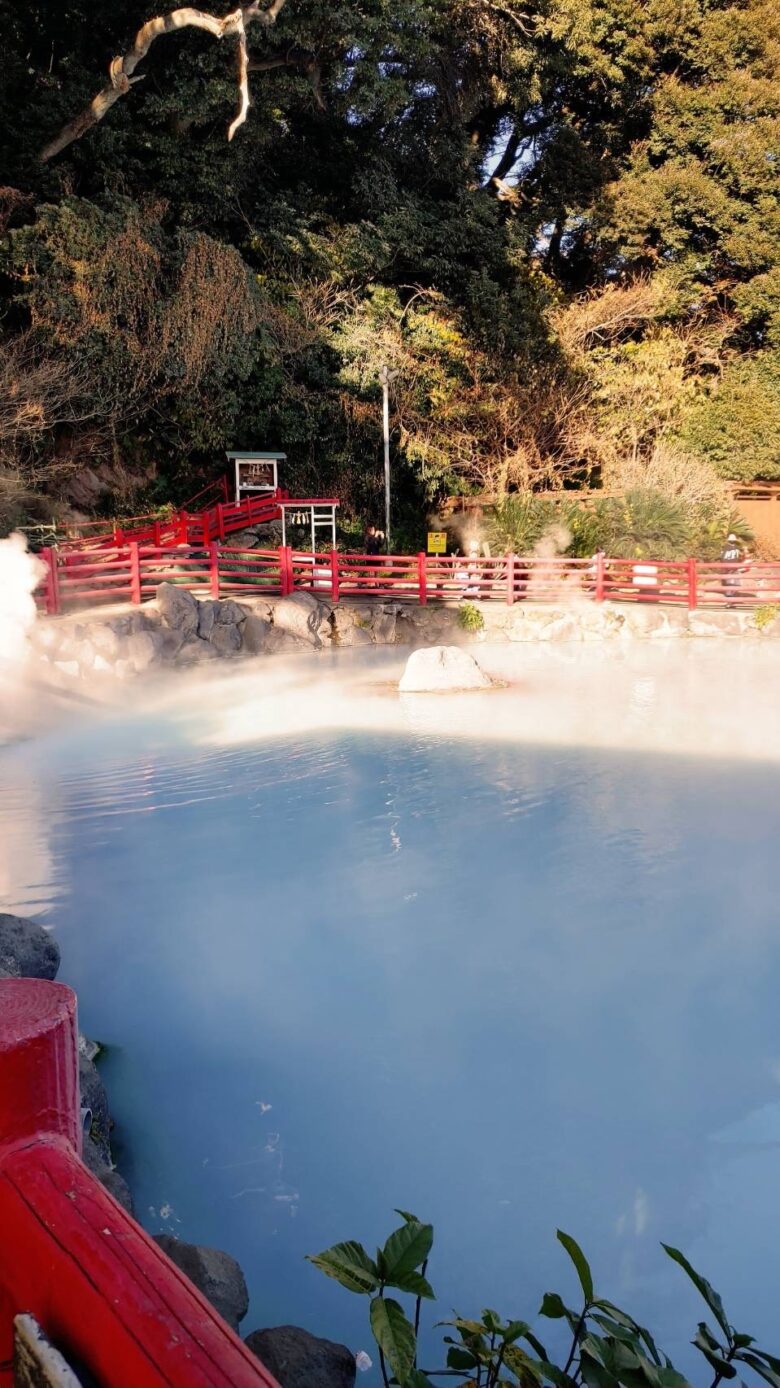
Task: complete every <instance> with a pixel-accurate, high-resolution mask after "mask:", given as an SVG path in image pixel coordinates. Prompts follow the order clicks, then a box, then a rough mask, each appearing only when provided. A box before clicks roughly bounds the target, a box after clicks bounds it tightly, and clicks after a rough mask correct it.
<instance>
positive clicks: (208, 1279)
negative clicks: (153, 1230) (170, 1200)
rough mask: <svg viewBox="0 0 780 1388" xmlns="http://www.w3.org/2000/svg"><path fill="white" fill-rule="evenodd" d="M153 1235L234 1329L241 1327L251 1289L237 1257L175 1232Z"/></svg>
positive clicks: (172, 1260) (157, 1242)
mask: <svg viewBox="0 0 780 1388" xmlns="http://www.w3.org/2000/svg"><path fill="white" fill-rule="evenodd" d="M153 1237H154V1241H155V1243H156V1244H158V1245H159V1247H160V1248H161V1249H162V1251H163V1253H166V1254H167V1255H168V1257H169V1258H170V1260H171V1262H172V1263H175V1264H176V1266H177V1268H180V1269H181V1271H182V1272H183V1273H184V1275H185V1277H189V1279H190V1282H192V1283H193V1285H194V1286H196V1287H197V1289H198V1291H199V1292H202V1293H203V1295H204V1296H205V1298H206V1300H207V1301H210V1302H211V1304H212V1306H213V1307H214V1309H215V1310H216V1311H218V1312H219V1314H220V1316H221V1317H222V1319H223V1320H225V1321H227V1323H228V1325H229V1326H230V1328H231V1330H238V1327H239V1323H240V1322H241V1321H242V1320H243V1319H244V1316H245V1315H246V1313H247V1311H248V1309H249V1293H248V1291H247V1288H246V1281H245V1280H244V1274H243V1272H242V1271H241V1268H240V1267H239V1264H238V1263H237V1262H236V1260H235V1258H231V1256H230V1254H229V1253H223V1252H222V1251H221V1249H219V1248H203V1247H202V1246H201V1245H200V1244H195V1243H184V1242H182V1241H181V1240H179V1239H175V1238H174V1237H173V1235H172V1234H155V1235H153Z"/></svg>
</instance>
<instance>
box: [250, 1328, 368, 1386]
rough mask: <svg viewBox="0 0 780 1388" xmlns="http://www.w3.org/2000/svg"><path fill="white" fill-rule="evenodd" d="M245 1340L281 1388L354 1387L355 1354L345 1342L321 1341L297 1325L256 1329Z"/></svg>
mask: <svg viewBox="0 0 780 1388" xmlns="http://www.w3.org/2000/svg"><path fill="white" fill-rule="evenodd" d="M244 1343H245V1344H246V1346H247V1348H248V1349H251V1351H252V1353H253V1354H256V1355H257V1357H258V1359H259V1360H261V1362H262V1363H263V1364H264V1365H265V1367H266V1368H267V1369H268V1370H269V1371H270V1373H272V1374H273V1376H274V1378H275V1379H277V1380H278V1382H279V1383H280V1384H281V1388H353V1384H354V1382H355V1374H356V1368H355V1356H354V1354H353V1353H352V1351H351V1350H349V1349H347V1346H346V1345H337V1344H334V1342H333V1341H332V1340H320V1339H319V1338H318V1336H316V1335H310V1334H309V1332H308V1330H299V1329H298V1327H297V1326H295V1325H279V1326H277V1327H276V1329H274V1330H255V1331H253V1332H252V1334H251V1335H247V1337H246V1340H245V1341H244Z"/></svg>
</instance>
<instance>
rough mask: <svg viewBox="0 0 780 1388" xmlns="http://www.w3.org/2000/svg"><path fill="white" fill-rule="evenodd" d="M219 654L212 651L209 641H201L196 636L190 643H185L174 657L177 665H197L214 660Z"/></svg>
mask: <svg viewBox="0 0 780 1388" xmlns="http://www.w3.org/2000/svg"><path fill="white" fill-rule="evenodd" d="M218 655H219V652H218V651H216V650H215V649H214V647H213V646H212V645H211V642H210V641H201V640H200V637H198V636H196V637H194V639H192V640H190V641H185V642H184V645H183V646H182V647H181V649H180V651H179V652H178V654H177V656H176V664H177V665H198V664H200V662H201V661H202V660H216V659H217V658H218Z"/></svg>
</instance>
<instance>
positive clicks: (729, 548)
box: [720, 533, 743, 607]
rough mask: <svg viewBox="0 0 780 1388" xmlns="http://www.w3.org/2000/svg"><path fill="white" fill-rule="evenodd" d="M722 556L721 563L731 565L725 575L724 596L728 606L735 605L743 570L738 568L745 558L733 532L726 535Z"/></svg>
mask: <svg viewBox="0 0 780 1388" xmlns="http://www.w3.org/2000/svg"><path fill="white" fill-rule="evenodd" d="M720 558H721V563H723V564H728V565H729V568H728V569H726V571H725V573H724V575H723V584H722V586H723V596H724V597H725V599H726V606H727V607H733V606H734V600H735V599H736V598H737V597H738V596H739V582H740V573H741V570H740V569H738V568H737V565H738V564H739V563H741V561H742V558H743V552H742V546H741V545H740V543H739V540H738V539H737V537H736V535H734V534H733V533H732V534H730V535H728V536H727V537H726V543H725V545H724V547H723V552H722V554H721V556H720Z"/></svg>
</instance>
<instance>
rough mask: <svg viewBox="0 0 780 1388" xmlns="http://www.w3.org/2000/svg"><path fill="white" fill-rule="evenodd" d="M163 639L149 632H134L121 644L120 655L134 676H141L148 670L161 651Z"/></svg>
mask: <svg viewBox="0 0 780 1388" xmlns="http://www.w3.org/2000/svg"><path fill="white" fill-rule="evenodd" d="M164 639H165V638H164V637H163V636H160V635H158V634H157V633H156V632H155V633H152V632H151V631H134V632H132V633H131V635H130V636H128V637H126V638H125V641H124V642H123V644H122V655H123V657H124V659H125V660H128V661H129V662H130V664H131V665H132V667H133V669H134V670H135V672H136V674H138V675H140V674H143V672H144V670H148V668H149V666H150V665H152V664H153V662H154V661H155V659H156V658H157V655H158V652H160V651H162V648H163V644H164Z"/></svg>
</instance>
